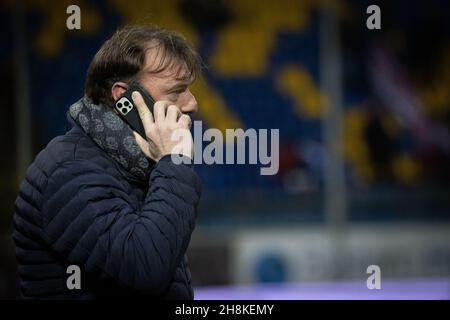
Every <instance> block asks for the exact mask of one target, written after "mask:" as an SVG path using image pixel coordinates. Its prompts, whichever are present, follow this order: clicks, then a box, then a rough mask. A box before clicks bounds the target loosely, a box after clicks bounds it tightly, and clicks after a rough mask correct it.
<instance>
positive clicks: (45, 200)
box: [13, 115, 201, 300]
mask: <svg viewBox="0 0 450 320" xmlns="http://www.w3.org/2000/svg"><path fill="white" fill-rule="evenodd" d="M67 119H68V124H69V127H68V129H69V130H68V131H67V132H66V134H65V135H63V136H58V137H56V138H55V139H53V140H52V141H51V142H50V143H49V144H48V145H47V147H46V148H45V149H44V150H43V151H41V152H40V153H39V154H38V155H37V157H36V159H35V160H34V162H33V163H32V164H31V165H30V167H29V168H28V170H27V172H26V177H25V178H24V180H23V182H22V184H21V186H20V190H19V194H18V197H17V200H16V203H15V212H14V234H13V238H14V242H15V244H16V257H17V261H18V268H19V269H18V271H19V276H20V288H21V292H22V295H23V296H24V297H25V298H51V299H96V298H156V299H182V300H184V299H193V290H192V287H191V274H190V271H189V269H188V266H187V259H186V256H185V252H186V249H187V247H188V244H189V241H190V237H191V233H192V232H193V229H194V226H195V219H196V214H197V213H196V211H197V210H196V208H197V204H198V201H199V198H200V193H201V184H200V180H199V177H198V176H197V174H196V173H195V172H194V170H193V168H192V166H191V165H186V164H180V165H176V164H174V163H173V162H172V161H171V157H170V156H165V157H163V158H162V159H161V160H160V161H159V162H158V163H156V164H155V165H154V167H153V169H152V171H151V173H150V177H149V179H148V181H146V182H142V181H139V180H136V179H135V178H134V176H133V175H131V174H130V173H129V172H128V171H126V170H124V169H123V168H122V167H121V166H120V165H119V164H118V163H117V162H116V161H114V160H113V159H112V158H110V157H109V156H108V154H107V153H105V152H104V151H103V150H102V149H101V148H99V147H98V146H97V145H96V144H95V143H94V141H92V139H91V138H90V137H89V136H88V135H87V134H86V133H85V132H84V131H83V129H82V128H81V127H80V126H79V125H78V124H77V123H75V122H74V121H73V119H72V118H71V117H70V116H69V115H68V116H67ZM71 265H75V266H78V267H79V268H80V270H81V289H77V288H75V289H74V288H71V289H69V286H68V285H67V283H68V278H69V276H71V275H72V273H71V272H69V270H70V269H68V267H69V266H71Z"/></svg>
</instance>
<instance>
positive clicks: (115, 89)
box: [111, 82, 128, 101]
mask: <svg viewBox="0 0 450 320" xmlns="http://www.w3.org/2000/svg"><path fill="white" fill-rule="evenodd" d="M127 89H128V84H126V83H125V82H114V84H113V85H112V87H111V96H112V98H113V100H114V101H116V100H117V98H119V97H120V96H121V95H122V94H123V93H124V92H125V91H127Z"/></svg>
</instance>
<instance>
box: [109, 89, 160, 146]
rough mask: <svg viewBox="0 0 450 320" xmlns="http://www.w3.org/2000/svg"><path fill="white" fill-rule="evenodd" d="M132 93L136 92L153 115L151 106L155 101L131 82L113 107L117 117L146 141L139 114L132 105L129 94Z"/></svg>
mask: <svg viewBox="0 0 450 320" xmlns="http://www.w3.org/2000/svg"><path fill="white" fill-rule="evenodd" d="M133 91H138V92H139V93H140V94H141V95H142V97H143V98H144V102H145V104H146V105H147V107H148V108H149V110H150V112H152V113H153V105H154V104H155V100H153V98H152V97H151V96H150V94H148V92H147V91H146V90H145V89H144V88H142V87H141V86H140V85H139V84H138V83H137V82H132V83H130V85H129V86H128V89H127V90H126V91H125V92H124V93H123V94H122V95H121V96H120V97H119V98H118V99H117V100H116V102H115V103H114V107H115V108H116V110H117V112H118V113H119V115H120V116H121V117H122V119H124V120H125V122H126V123H127V124H128V125H129V126H130V127H131V129H132V130H134V131H136V132H137V133H139V134H140V135H141V136H142V137H143V138H144V139H146V135H145V130H144V125H143V124H142V120H141V118H140V117H139V112H138V110H137V108H136V106H135V105H134V103H133V99H132V98H131V94H132V93H133Z"/></svg>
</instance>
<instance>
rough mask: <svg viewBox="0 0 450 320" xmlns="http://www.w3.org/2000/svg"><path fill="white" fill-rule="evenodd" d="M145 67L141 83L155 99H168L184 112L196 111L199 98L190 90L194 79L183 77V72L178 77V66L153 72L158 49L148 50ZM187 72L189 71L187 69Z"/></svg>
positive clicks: (156, 61) (140, 78) (156, 62)
mask: <svg viewBox="0 0 450 320" xmlns="http://www.w3.org/2000/svg"><path fill="white" fill-rule="evenodd" d="M145 60H146V61H145V67H144V68H143V70H142V71H141V74H140V77H139V83H140V84H141V85H142V86H143V87H144V89H145V90H147V92H148V93H149V94H150V95H151V96H152V97H153V99H154V100H155V101H159V100H166V101H169V102H171V103H173V104H175V105H176V106H178V107H179V108H180V109H181V112H183V113H194V112H196V111H197V109H198V105H197V100H195V97H194V95H193V94H192V93H191V91H190V90H189V85H190V84H191V83H192V79H189V80H187V79H183V73H181V74H179V75H178V78H177V77H176V71H177V66H176V67H174V68H168V69H166V70H164V71H163V72H160V73H158V74H155V73H152V72H151V71H152V70H155V66H156V65H157V64H158V62H159V61H158V56H157V55H156V50H148V51H147V54H146V59H145ZM185 72H187V71H185Z"/></svg>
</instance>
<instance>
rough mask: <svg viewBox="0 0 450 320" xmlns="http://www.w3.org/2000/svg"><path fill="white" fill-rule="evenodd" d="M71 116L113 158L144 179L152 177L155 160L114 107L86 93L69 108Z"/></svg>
mask: <svg viewBox="0 0 450 320" xmlns="http://www.w3.org/2000/svg"><path fill="white" fill-rule="evenodd" d="M69 112H70V116H71V117H72V118H73V119H74V121H75V122H76V123H78V124H79V125H80V126H81V127H82V128H83V130H84V131H85V132H86V133H87V134H88V135H89V136H90V137H91V138H92V140H94V142H95V143H96V144H97V145H98V146H99V147H100V148H101V149H102V150H104V151H105V152H106V153H107V154H108V155H109V156H111V158H113V159H114V160H115V161H116V162H118V163H119V164H120V165H121V166H122V167H123V168H124V169H125V170H127V171H128V172H130V173H131V174H132V175H133V176H135V177H136V178H138V179H139V180H141V181H146V180H148V177H149V173H150V171H151V168H152V166H153V164H154V163H153V161H152V160H149V159H147V157H146V156H145V155H144V153H143V152H142V151H141V149H140V148H139V146H138V144H137V142H136V139H135V138H134V135H133V131H132V130H131V128H130V127H129V126H128V124H126V123H125V122H124V121H123V120H122V119H121V118H120V117H119V116H118V115H117V114H116V113H115V112H114V111H113V110H112V109H111V108H109V107H107V106H104V105H96V104H94V103H92V101H91V100H90V99H89V98H88V97H86V96H85V97H83V98H81V99H80V100H78V101H77V102H75V103H74V104H73V105H71V106H70V109H69Z"/></svg>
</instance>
